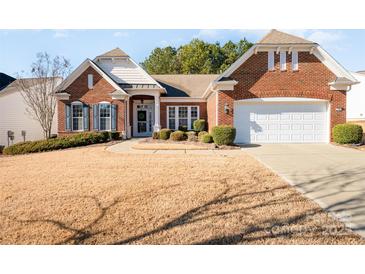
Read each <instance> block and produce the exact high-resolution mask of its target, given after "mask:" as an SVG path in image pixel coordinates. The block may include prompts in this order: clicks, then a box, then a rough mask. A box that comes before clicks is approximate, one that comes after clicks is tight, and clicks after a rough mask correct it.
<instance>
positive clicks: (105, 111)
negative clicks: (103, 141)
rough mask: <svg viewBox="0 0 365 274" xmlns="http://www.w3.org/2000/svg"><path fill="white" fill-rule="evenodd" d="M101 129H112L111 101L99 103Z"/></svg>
mask: <svg viewBox="0 0 365 274" xmlns="http://www.w3.org/2000/svg"><path fill="white" fill-rule="evenodd" d="M99 124H100V127H99V130H106V131H108V130H110V128H111V112H110V104H109V103H100V104H99Z"/></svg>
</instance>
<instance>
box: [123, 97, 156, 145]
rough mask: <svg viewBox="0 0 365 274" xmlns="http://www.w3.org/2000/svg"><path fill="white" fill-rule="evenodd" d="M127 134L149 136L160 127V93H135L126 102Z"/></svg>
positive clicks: (129, 136)
mask: <svg viewBox="0 0 365 274" xmlns="http://www.w3.org/2000/svg"><path fill="white" fill-rule="evenodd" d="M127 107H128V110H127V115H128V117H127V134H128V138H131V137H149V136H151V135H152V133H153V132H154V131H159V130H160V129H161V124H160V94H154V95H150V94H143V93H140V94H135V95H132V96H131V97H129V99H128V103H127Z"/></svg>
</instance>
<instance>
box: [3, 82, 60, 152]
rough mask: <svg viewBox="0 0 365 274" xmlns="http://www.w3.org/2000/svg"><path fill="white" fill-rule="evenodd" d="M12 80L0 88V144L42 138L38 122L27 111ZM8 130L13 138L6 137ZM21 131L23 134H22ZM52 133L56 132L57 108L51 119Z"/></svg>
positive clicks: (5, 144) (15, 83) (4, 144)
mask: <svg viewBox="0 0 365 274" xmlns="http://www.w3.org/2000/svg"><path fill="white" fill-rule="evenodd" d="M17 81H18V80H14V81H12V82H11V83H10V84H8V85H7V86H6V87H5V88H3V89H2V90H0V146H8V145H11V144H15V143H18V142H23V141H31V140H39V139H43V138H44V137H43V131H42V128H41V126H40V124H39V122H38V121H37V120H35V119H33V118H32V117H31V115H30V114H29V113H28V112H27V110H26V109H27V105H26V103H25V102H24V99H23V97H22V95H21V91H20V90H19V89H18V87H17ZM8 131H12V132H13V133H14V139H13V140H10V139H9V138H8ZM22 131H23V134H22ZM52 133H57V110H56V113H55V117H54V120H53V126H52Z"/></svg>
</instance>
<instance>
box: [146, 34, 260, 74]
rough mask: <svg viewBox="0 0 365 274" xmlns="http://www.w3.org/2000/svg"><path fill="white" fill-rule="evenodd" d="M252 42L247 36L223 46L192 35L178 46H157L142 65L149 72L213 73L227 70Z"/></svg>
mask: <svg viewBox="0 0 365 274" xmlns="http://www.w3.org/2000/svg"><path fill="white" fill-rule="evenodd" d="M252 45H253V43H251V42H249V41H247V40H246V38H244V39H242V40H240V41H238V42H237V43H234V42H232V41H228V42H226V43H225V44H224V45H223V46H221V45H220V43H219V42H216V43H208V42H204V41H202V40H200V39H193V40H192V41H191V42H190V43H188V44H185V45H182V46H180V47H179V48H175V47H171V46H168V47H163V48H161V47H157V48H155V49H154V50H153V51H152V52H151V54H150V55H149V56H148V57H147V58H146V59H145V60H144V61H143V62H142V63H141V65H142V67H143V68H144V69H145V70H146V71H147V72H148V73H149V74H216V73H221V72H223V71H224V70H226V69H227V68H228V67H229V66H230V65H231V64H232V63H233V62H235V61H236V60H237V59H238V58H239V57H240V56H242V55H243V54H244V53H245V52H246V51H247V50H248V49H249V48H250V47H252Z"/></svg>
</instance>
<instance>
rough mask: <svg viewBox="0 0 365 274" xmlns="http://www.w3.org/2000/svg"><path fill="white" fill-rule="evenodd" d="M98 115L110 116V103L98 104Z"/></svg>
mask: <svg viewBox="0 0 365 274" xmlns="http://www.w3.org/2000/svg"><path fill="white" fill-rule="evenodd" d="M100 117H110V105H109V104H101V105H100Z"/></svg>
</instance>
